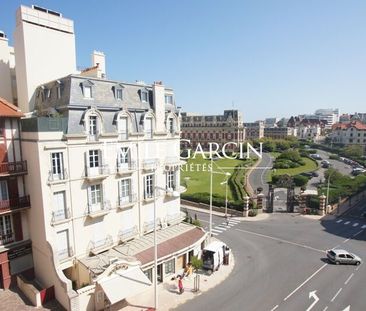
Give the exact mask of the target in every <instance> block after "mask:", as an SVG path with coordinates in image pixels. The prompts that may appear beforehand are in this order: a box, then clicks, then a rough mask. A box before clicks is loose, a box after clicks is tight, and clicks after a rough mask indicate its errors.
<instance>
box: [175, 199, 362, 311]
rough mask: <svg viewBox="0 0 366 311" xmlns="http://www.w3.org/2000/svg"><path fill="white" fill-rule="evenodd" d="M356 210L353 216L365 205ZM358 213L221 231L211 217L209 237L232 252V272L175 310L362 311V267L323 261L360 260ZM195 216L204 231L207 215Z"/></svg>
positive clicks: (276, 219) (284, 218) (281, 219)
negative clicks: (346, 256)
mask: <svg viewBox="0 0 366 311" xmlns="http://www.w3.org/2000/svg"><path fill="white" fill-rule="evenodd" d="M360 206H361V207H360V209H359V210H358V212H360V211H361V210H362V208H365V207H364V206H366V204H365V203H362V204H360ZM358 212H355V213H356V215H352V216H345V217H341V218H336V217H334V216H331V217H328V218H326V219H324V220H322V221H319V220H314V219H309V218H306V217H304V216H300V215H298V214H271V215H270V217H269V218H268V219H266V220H262V221H256V222H250V221H242V222H240V223H238V222H236V223H232V225H231V226H230V227H228V228H226V230H223V228H225V226H224V225H223V223H224V222H225V219H223V218H222V217H217V216H213V223H214V224H213V232H214V233H215V234H216V236H217V238H219V239H221V240H223V241H224V242H226V243H227V244H228V245H229V246H230V247H231V248H232V251H233V254H234V256H235V262H236V264H235V267H234V270H233V272H232V273H231V275H230V276H229V277H228V279H226V280H225V281H224V282H223V283H221V284H220V285H218V286H216V287H215V288H213V289H212V290H210V291H208V292H206V293H204V294H202V295H200V296H197V297H196V298H195V299H194V300H191V301H189V302H187V303H186V304H184V305H182V306H180V307H179V308H177V309H176V310H180V311H185V310H187V311H188V310H189V311H192V310H212V311H215V310H217V311H219V310H220V311H222V310H233V311H234V310H235V311H236V310H243V311H246V310H248V311H252V310H253V311H261V310H263V311H271V310H272V311H274V310H285V311H286V310H288V311H293V310H307V311H309V310H320V311H326V310H328V311H342V310H347V309H346V308H347V307H348V306H350V309H349V310H351V311H364V310H366V302H365V298H364V293H365V290H364V279H365V277H366V266H365V264H361V265H360V266H358V267H356V266H344V265H341V266H336V265H332V264H329V263H328V262H327V260H326V259H325V250H327V249H330V248H334V247H338V248H345V249H347V250H349V251H351V252H354V253H356V254H357V255H359V256H360V257H361V258H363V259H364V260H366V247H365V241H366V219H361V218H357V213H358ZM195 213H196V212H191V215H192V216H193V217H194V214H195ZM197 216H198V218H199V219H200V220H201V221H202V224H203V225H204V226H205V227H206V228H208V219H209V215H208V214H205V213H197ZM214 230H216V231H214ZM314 291H315V292H314Z"/></svg>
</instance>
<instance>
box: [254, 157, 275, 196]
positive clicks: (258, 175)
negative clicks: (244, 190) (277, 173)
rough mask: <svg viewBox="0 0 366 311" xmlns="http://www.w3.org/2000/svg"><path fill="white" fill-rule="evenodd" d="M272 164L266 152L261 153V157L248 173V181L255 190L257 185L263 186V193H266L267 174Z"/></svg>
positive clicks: (271, 159)
mask: <svg viewBox="0 0 366 311" xmlns="http://www.w3.org/2000/svg"><path fill="white" fill-rule="evenodd" d="M272 165H273V158H272V157H271V156H270V154H268V153H263V156H262V159H261V161H260V162H259V164H258V165H257V167H255V168H254V169H253V170H252V172H251V173H250V174H249V177H248V182H249V184H250V185H251V187H252V189H253V190H254V191H255V190H256V189H257V188H258V187H262V188H263V192H264V193H265V194H267V193H268V184H267V174H268V172H269V171H270V170H271V168H272Z"/></svg>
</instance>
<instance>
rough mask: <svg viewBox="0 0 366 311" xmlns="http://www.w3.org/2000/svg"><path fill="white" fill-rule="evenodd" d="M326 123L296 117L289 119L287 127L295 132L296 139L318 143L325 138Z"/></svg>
mask: <svg viewBox="0 0 366 311" xmlns="http://www.w3.org/2000/svg"><path fill="white" fill-rule="evenodd" d="M326 123H327V122H326V121H325V120H318V119H304V118H302V117H300V116H297V117H291V118H290V119H289V121H288V122H287V126H288V127H290V128H293V129H295V130H296V136H297V138H299V139H305V140H311V141H313V142H318V141H320V140H322V139H324V137H325V135H324V134H325V133H324V131H325V127H326Z"/></svg>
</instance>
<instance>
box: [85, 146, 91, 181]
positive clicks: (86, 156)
mask: <svg viewBox="0 0 366 311" xmlns="http://www.w3.org/2000/svg"><path fill="white" fill-rule="evenodd" d="M88 156H89V151H86V152H84V159H85V160H84V162H85V176H87V175H88V167H89V166H90V165H89V158H88Z"/></svg>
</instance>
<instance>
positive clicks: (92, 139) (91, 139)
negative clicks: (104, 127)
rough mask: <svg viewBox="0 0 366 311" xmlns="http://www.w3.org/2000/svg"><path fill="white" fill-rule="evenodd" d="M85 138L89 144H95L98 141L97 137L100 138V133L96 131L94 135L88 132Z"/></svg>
mask: <svg viewBox="0 0 366 311" xmlns="http://www.w3.org/2000/svg"><path fill="white" fill-rule="evenodd" d="M85 134H86V137H87V141H88V142H90V143H94V142H97V141H98V140H99V136H100V132H99V131H96V132H95V133H93V134H92V133H89V132H86V133H85Z"/></svg>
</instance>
